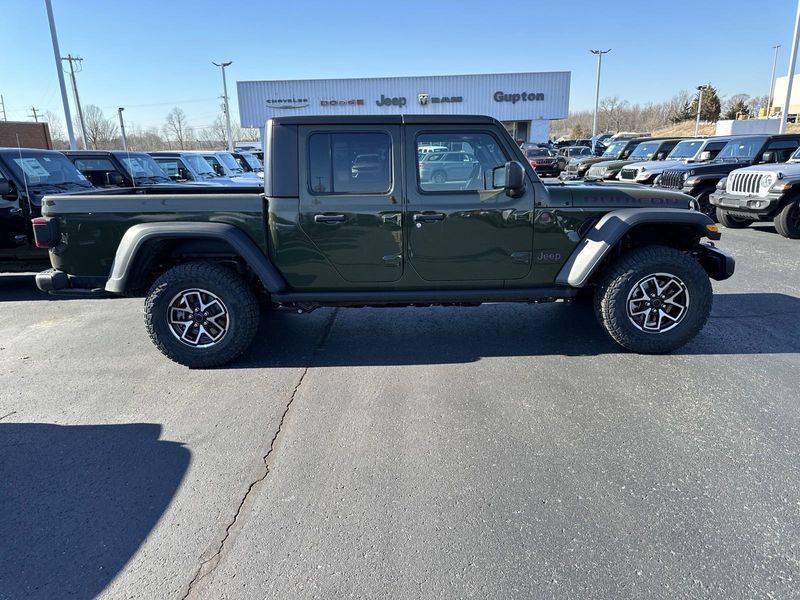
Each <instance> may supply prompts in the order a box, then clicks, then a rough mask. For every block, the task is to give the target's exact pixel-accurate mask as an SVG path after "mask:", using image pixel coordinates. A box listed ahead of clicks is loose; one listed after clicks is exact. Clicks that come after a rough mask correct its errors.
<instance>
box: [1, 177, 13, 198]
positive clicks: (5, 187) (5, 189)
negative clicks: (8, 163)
mask: <svg viewBox="0 0 800 600" xmlns="http://www.w3.org/2000/svg"><path fill="white" fill-rule="evenodd" d="M10 193H11V183H10V182H8V181H5V180H4V181H0V196H8V195H9V194H10Z"/></svg>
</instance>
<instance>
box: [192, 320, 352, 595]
mask: <svg viewBox="0 0 800 600" xmlns="http://www.w3.org/2000/svg"><path fill="white" fill-rule="evenodd" d="M338 313H339V309H338V308H336V309H334V311H333V313H332V314H331V318H330V319H329V320H328V323H327V324H326V325H325V330H324V331H323V333H322V337H321V338H320V341H319V342H318V343H317V345H316V346H315V347H314V349H313V350H312V351H311V354H310V355H309V360H308V363H309V364H308V365H307V366H306V367H305V368H304V369H303V372H302V373H301V374H300V378H299V379H298V380H297V383H296V384H295V385H294V388H293V389H292V393H291V394H290V396H289V400H288V402H287V403H286V408H284V410H283V414H282V415H281V418H280V421H279V422H278V429H277V430H276V431H275V435H274V436H272V441H271V442H270V444H269V449H268V450H267V453H266V454H264V456H263V457H262V460H263V461H264V465H263V471H262V473H261V474H260V475H259V476H258V477H257V478H256V479H255V480H253V481H252V482H251V483H250V485H249V486H247V490H246V491H245V493H244V495H243V496H242V499H241V501H240V502H239V506H238V507H237V508H236V512H235V514H234V515H233V519H231V521H230V523H228V526H227V527H225V533H224V535H223V536H222V539H221V540H220V542H219V545H218V546H217V550H216V551H215V552H214V554H212V555H211V556H210V557H209V558H207V559H205V560H204V561H202V562H201V563H200V566H199V567H198V568H197V571H195V574H194V577H192V580H191V581H190V582H189V586H188V587H187V588H186V593H185V594H184V595H183V596H182V600H187V599H188V598H193V597H195V595H196V594H197V593H199V590H198V589H197V588H196V586H197V585H198V584H199V583H200V582H201V581H202V580H204V579H205V578H206V577H208V576H209V575H211V573H213V572H214V569H216V568H217V565H219V562H220V560H221V559H222V552H223V551H224V550H225V544H226V543H227V542H228V539H229V538H230V536H231V531H232V530H233V527H234V526H235V525H236V524H237V523H238V522H239V517H240V516H241V515H242V511H243V510H244V508H245V504H246V503H247V501H248V500H249V499H250V495H251V492H252V491H253V490H254V489H255V487H256V486H257V485H258V484H260V483H262V482H263V481H264V480H266V478H267V476H268V475H269V474H270V463H271V459H272V452H273V450H274V449H275V444H276V442H277V441H278V437H279V436H280V434H281V432H282V431H283V423H284V421H285V420H286V415H287V414H288V413H289V409H290V408H291V406H292V403H293V402H294V399H295V397H296V396H297V392H298V391H299V390H300V386H301V385H302V384H303V381H304V380H305V378H306V375H307V374H308V370H309V369H310V368H312V367H313V366H314V365H313V361H314V357H315V356H316V354H317V352H319V351H320V350H321V349H322V348H323V346H324V345H325V343H326V342H327V341H328V337H329V336H330V333H331V330H332V329H333V323H334V321H335V320H336V316H337V315H338Z"/></svg>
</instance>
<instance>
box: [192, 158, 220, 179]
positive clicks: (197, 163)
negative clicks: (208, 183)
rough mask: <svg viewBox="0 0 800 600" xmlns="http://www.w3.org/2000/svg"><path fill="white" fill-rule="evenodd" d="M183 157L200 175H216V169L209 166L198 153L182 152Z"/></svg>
mask: <svg viewBox="0 0 800 600" xmlns="http://www.w3.org/2000/svg"><path fill="white" fill-rule="evenodd" d="M183 159H184V160H185V161H186V163H187V164H188V165H189V167H190V168H191V169H192V170H193V171H195V172H196V173H199V174H201V175H210V176H211V177H218V175H217V173H216V171H214V169H212V168H211V165H210V164H209V163H208V161H207V160H206V159H205V158H203V157H202V156H200V155H199V154H184V155H183Z"/></svg>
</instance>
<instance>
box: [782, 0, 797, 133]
mask: <svg viewBox="0 0 800 600" xmlns="http://www.w3.org/2000/svg"><path fill="white" fill-rule="evenodd" d="M798 37H800V0H797V15H795V18H794V38H793V39H792V51H791V52H790V53H789V73H788V74H787V75H786V96H785V97H784V99H783V111H781V122H780V124H779V126H778V133H784V132H785V131H786V119H788V118H789V102H790V101H791V99H792V87H793V86H792V84H793V83H794V66H795V63H796V62H797V41H798Z"/></svg>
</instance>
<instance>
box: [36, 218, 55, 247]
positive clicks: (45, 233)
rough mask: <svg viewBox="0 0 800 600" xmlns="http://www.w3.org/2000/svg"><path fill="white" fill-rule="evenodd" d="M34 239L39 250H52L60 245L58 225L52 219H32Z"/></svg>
mask: <svg viewBox="0 0 800 600" xmlns="http://www.w3.org/2000/svg"><path fill="white" fill-rule="evenodd" d="M31 224H32V225H33V239H34V242H35V244H36V247H37V248H52V247H53V246H55V245H56V244H57V243H58V223H57V221H56V220H55V219H51V218H50V217H36V218H35V219H31Z"/></svg>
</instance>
